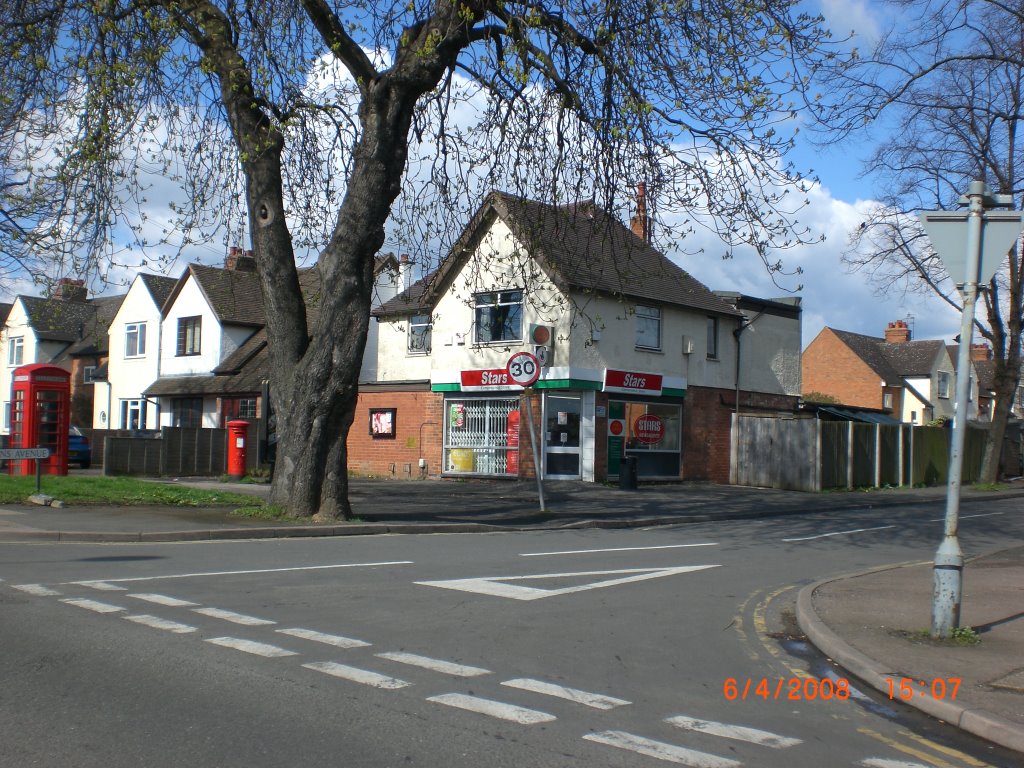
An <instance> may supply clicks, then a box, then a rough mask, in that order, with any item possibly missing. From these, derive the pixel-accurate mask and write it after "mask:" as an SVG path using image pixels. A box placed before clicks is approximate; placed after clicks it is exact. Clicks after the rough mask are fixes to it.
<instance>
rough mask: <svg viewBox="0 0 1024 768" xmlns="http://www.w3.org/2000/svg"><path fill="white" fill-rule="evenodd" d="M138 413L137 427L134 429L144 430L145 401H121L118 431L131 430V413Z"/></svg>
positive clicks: (138, 399)
mask: <svg viewBox="0 0 1024 768" xmlns="http://www.w3.org/2000/svg"><path fill="white" fill-rule="evenodd" d="M133 412H138V415H139V426H138V427H136V429H145V428H146V401H145V399H142V398H129V399H125V400H122V401H121V413H120V420H119V423H120V429H132V426H131V423H132V413H133Z"/></svg>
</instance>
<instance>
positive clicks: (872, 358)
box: [829, 328, 945, 386]
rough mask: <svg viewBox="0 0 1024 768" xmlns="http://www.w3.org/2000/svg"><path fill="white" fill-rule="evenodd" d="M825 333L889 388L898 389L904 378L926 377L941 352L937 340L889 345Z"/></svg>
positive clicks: (862, 337) (858, 336)
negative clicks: (846, 349)
mask: <svg viewBox="0 0 1024 768" xmlns="http://www.w3.org/2000/svg"><path fill="white" fill-rule="evenodd" d="M829 330H831V331H832V332H833V333H834V334H835V335H836V336H837V337H838V338H839V339H840V340H841V341H842V342H843V343H844V344H846V346H848V347H849V348H850V349H851V350H853V352H854V353H855V354H856V355H857V357H859V358H860V359H861V360H863V361H864V362H865V363H866V364H867V365H868V366H869V367H870V368H871V370H873V371H874V372H875V373H877V374H878V376H879V377H880V378H881V379H882V380H883V381H885V383H886V384H887V385H889V386H902V385H903V379H904V378H906V377H911V378H913V377H924V376H930V375H931V372H932V367H933V366H934V364H935V358H936V356H938V355H939V354H940V353H941V352H942V351H943V350H944V349H945V346H944V345H943V343H942V342H941V341H937V340H934V341H906V342H903V343H902V344H890V343H888V342H886V341H885V339H880V338H878V337H876V336H865V335H863V334H860V333H851V332H849V331H840V330H836V329H835V328H830V329H829Z"/></svg>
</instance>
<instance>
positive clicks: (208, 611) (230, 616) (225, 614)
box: [192, 608, 277, 627]
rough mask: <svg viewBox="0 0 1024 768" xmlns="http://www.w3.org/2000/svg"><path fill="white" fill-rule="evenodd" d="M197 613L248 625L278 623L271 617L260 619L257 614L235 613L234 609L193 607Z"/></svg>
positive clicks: (256, 625)
mask: <svg viewBox="0 0 1024 768" xmlns="http://www.w3.org/2000/svg"><path fill="white" fill-rule="evenodd" d="M192 610H193V611H194V612H195V613H201V614H203V616H210V617H212V618H214V619H224V621H230V622H231V623H232V624H244V625H245V626H247V627H259V626H264V625H266V624H277V622H276V621H270V620H269V619H258V618H256V617H255V616H246V615H245V614H244V613H235V612H234V611H225V610H223V609H221V608H193V609H192Z"/></svg>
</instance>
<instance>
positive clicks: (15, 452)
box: [0, 448, 50, 460]
mask: <svg viewBox="0 0 1024 768" xmlns="http://www.w3.org/2000/svg"><path fill="white" fill-rule="evenodd" d="M48 458H50V449H49V448H0V459H8V460H13V459H48Z"/></svg>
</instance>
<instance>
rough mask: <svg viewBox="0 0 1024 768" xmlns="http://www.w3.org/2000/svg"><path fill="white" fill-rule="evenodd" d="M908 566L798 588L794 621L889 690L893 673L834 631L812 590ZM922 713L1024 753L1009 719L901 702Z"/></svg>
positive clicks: (924, 701) (821, 646)
mask: <svg viewBox="0 0 1024 768" xmlns="http://www.w3.org/2000/svg"><path fill="white" fill-rule="evenodd" d="M906 567H908V566H907V565H896V566H885V567H883V568H872V569H870V570H867V571H861V572H859V573H852V574H847V575H844V576H839V577H832V578H828V579H822V580H821V581H817V582H815V583H814V584H810V585H808V586H806V587H804V588H803V589H801V590H800V593H799V594H798V595H797V599H796V620H797V624H798V625H799V626H800V629H801V630H802V631H803V632H804V634H806V635H807V639H808V640H810V642H811V643H812V644H813V645H814V646H815V647H817V648H818V650H820V651H821V652H822V653H824V654H825V655H826V656H828V657H829V658H830V659H832V660H833V661H834V662H835V663H837V664H838V665H839V666H841V667H843V669H845V670H847V671H848V672H850V673H851V674H853V675H854V676H856V677H857V678H859V679H860V680H862V681H863V682H865V683H867V684H868V685H869V686H871V687H872V688H875V689H876V690H878V691H881V692H882V693H886V694H887V693H888V691H889V684H888V683H887V682H886V678H891V677H893V675H894V674H896V673H895V672H893V671H892V670H887V669H886V668H885V667H884V666H883V665H882V663H881V662H879V661H876V660H875V659H872V658H871V657H869V656H868V655H866V654H864V653H862V652H861V651H858V650H857V649H856V648H854V647H853V646H852V645H850V644H849V643H847V642H846V641H845V640H843V639H842V638H841V637H839V635H837V634H836V633H835V632H833V631H832V630H831V629H830V628H829V627H828V626H827V625H826V624H825V622H824V621H822V619H821V617H819V616H818V613H817V612H816V611H815V609H814V593H815V592H816V591H817V590H818V589H819V588H821V587H823V586H825V585H826V584H831V583H833V582H837V581H844V580H846V579H852V578H857V577H859V576H867V575H868V574H872V573H879V572H881V571H890V570H895V569H897V568H906ZM901 703H903V704H906V705H908V706H911V707H915V708H916V709H919V710H921V711H922V712H924V713H925V714H928V715H931V716H932V717H934V718H937V719H939V720H943V721H945V722H947V723H949V724H950V725H953V726H955V727H957V728H960V729H961V730H964V731H967V732H968V733H972V734H974V735H975V736H980V737H981V738H983V739H987V740H988V741H991V742H993V743H994V744H998V745H999V746H1001V747H1006V748H1008V749H1013V750H1016V751H1018V752H1024V728H1022V727H1021V726H1020V725H1019V724H1018V723H1016V722H1013V721H1012V720H1007V719H1006V718H1005V717H1002V716H1001V715H997V714H995V713H993V712H989V711H988V710H985V709H979V708H972V707H965V706H963V705H961V704H957V703H955V702H952V701H939V700H936V699H929V698H924V697H919V696H918V697H914V698H912V699H911V700H910V701H902V700H901Z"/></svg>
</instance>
